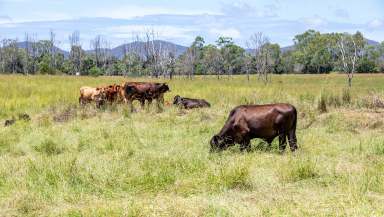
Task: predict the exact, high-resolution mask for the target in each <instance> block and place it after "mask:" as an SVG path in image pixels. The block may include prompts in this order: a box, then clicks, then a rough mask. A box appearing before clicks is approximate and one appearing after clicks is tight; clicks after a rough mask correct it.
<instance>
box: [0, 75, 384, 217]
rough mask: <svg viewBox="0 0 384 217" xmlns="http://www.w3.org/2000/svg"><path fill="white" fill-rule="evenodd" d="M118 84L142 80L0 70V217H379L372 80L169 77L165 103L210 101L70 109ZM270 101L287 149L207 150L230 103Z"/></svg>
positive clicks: (255, 145) (378, 140)
mask: <svg viewBox="0 0 384 217" xmlns="http://www.w3.org/2000/svg"><path fill="white" fill-rule="evenodd" d="M126 80H130V81H133V80H138V81H142V80H143V81H147V80H150V79H145V78H138V79H134V78H122V77H98V78H91V77H67V76H62V77H61V76H3V75H1V76H0V120H1V126H0V216H384V208H383V204H384V134H383V132H384V108H383V107H384V104H382V102H384V85H383V84H384V76H383V75H358V76H356V77H355V78H354V81H353V87H352V89H351V90H347V89H345V88H346V77H345V75H333V74H331V75H281V76H277V75H276V76H273V77H272V83H270V84H268V85H264V84H263V83H262V82H259V81H258V80H257V77H252V78H251V81H250V82H247V81H246V78H245V77H232V78H228V77H222V79H220V80H217V79H216V78H215V77H209V78H202V77H196V78H195V79H194V80H186V79H180V78H176V79H174V80H172V81H169V80H165V81H166V82H167V83H168V84H169V86H170V89H171V92H169V93H167V94H166V95H165V99H166V101H168V102H170V103H172V100H173V96H175V95H181V96H186V97H193V98H204V99H206V100H207V101H209V102H210V103H211V104H212V107H211V108H204V109H197V110H191V111H185V110H180V109H178V108H175V107H172V106H170V105H166V106H165V108H164V112H162V113H157V111H156V109H155V106H153V108H150V109H145V110H141V109H140V107H139V105H138V104H137V103H136V104H135V107H136V108H137V109H138V112H137V113H130V112H129V109H128V108H127V107H126V106H124V105H114V106H107V107H105V108H103V109H101V110H98V109H95V108H94V106H91V105H90V106H87V107H85V108H81V107H79V106H78V97H79V88H80V87H81V86H101V85H107V84H113V83H118V84H119V83H122V82H123V81H126ZM152 81H153V80H152ZM161 81H164V80H161ZM382 100H383V101H382ZM274 102H287V103H291V104H293V105H294V106H296V108H297V110H298V112H299V116H298V130H297V136H298V146H299V150H298V151H297V152H296V153H291V152H290V151H289V149H287V150H286V152H285V153H283V154H280V153H279V152H278V139H276V140H275V141H274V143H273V146H272V148H271V149H269V148H267V146H266V144H264V143H263V142H262V141H260V140H253V141H252V151H251V152H249V153H241V152H240V151H239V146H235V147H232V148H230V149H229V150H227V151H224V152H222V153H209V140H210V139H211V137H212V136H213V135H214V134H216V133H218V132H219V131H220V129H221V127H222V126H223V124H224V122H225V120H226V118H227V116H228V114H229V111H230V110H231V109H232V108H233V107H235V106H237V105H240V104H265V103H274ZM325 107H326V109H325ZM19 113H28V114H29V115H30V116H31V118H32V120H31V121H30V122H26V121H18V122H16V124H15V125H13V126H10V127H3V126H2V125H3V123H4V121H5V120H6V119H9V118H11V117H12V116H15V117H17V115H18V114H19Z"/></svg>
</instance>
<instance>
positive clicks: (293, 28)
mask: <svg viewBox="0 0 384 217" xmlns="http://www.w3.org/2000/svg"><path fill="white" fill-rule="evenodd" d="M383 11H384V1H383V0H365V1H361V0H321V1H314V0H249V1H241V0H240V1H236V0H234V1H233V0H232V1H229V0H193V1H175V0H173V1H172V0H156V1H155V0H141V1H139V0H124V1H123V0H108V1H94V0H81V1H80V0H65V1H64V0H0V39H2V38H17V39H18V40H19V41H23V40H24V38H25V34H26V33H28V34H29V35H34V37H36V38H38V39H47V38H48V37H49V31H50V30H52V31H54V32H55V33H56V40H57V44H58V46H59V47H62V48H64V49H68V48H69V40H68V36H69V35H70V34H71V33H72V32H73V31H79V32H80V38H81V43H82V45H83V47H84V48H89V46H90V43H89V41H90V40H92V39H93V38H95V37H96V36H97V35H102V36H103V37H104V38H105V39H107V40H108V41H110V43H111V47H114V46H117V45H119V44H122V43H125V42H130V41H132V38H133V35H137V34H142V33H143V32H146V31H148V30H154V31H155V32H156V33H157V35H158V39H162V40H168V41H172V42H174V43H178V44H181V45H186V46H188V45H190V44H191V43H192V41H193V39H194V38H195V37H196V36H197V35H200V36H203V37H204V38H205V41H206V42H207V43H215V41H216V40H217V38H218V37H220V36H226V37H232V38H233V39H234V41H235V42H236V43H238V44H240V45H242V46H245V45H246V41H247V40H249V38H250V36H251V35H252V34H254V33H257V32H263V33H264V34H265V35H266V36H268V37H269V38H270V40H271V42H273V43H279V44H280V45H281V46H288V45H291V44H293V41H292V40H293V38H294V36H295V35H297V34H300V33H302V32H304V31H306V30H308V29H316V30H319V31H321V32H350V33H353V32H356V31H361V32H363V34H364V35H365V36H366V38H369V39H372V40H376V41H379V42H381V41H384V13H383Z"/></svg>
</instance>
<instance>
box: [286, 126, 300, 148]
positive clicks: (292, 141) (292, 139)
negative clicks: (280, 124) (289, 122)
mask: <svg viewBox="0 0 384 217" xmlns="http://www.w3.org/2000/svg"><path fill="white" fill-rule="evenodd" d="M288 142H289V146H290V148H291V151H292V152H294V151H296V150H297V149H298V147H297V138H296V129H292V130H290V131H289V133H288Z"/></svg>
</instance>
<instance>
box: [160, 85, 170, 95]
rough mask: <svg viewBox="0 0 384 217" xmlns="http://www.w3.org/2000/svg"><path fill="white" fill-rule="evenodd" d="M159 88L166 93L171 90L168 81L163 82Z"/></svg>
mask: <svg viewBox="0 0 384 217" xmlns="http://www.w3.org/2000/svg"><path fill="white" fill-rule="evenodd" d="M159 90H160V92H161V93H166V92H168V91H170V89H169V86H168V85H167V84H166V83H164V84H161V85H160V88H159Z"/></svg>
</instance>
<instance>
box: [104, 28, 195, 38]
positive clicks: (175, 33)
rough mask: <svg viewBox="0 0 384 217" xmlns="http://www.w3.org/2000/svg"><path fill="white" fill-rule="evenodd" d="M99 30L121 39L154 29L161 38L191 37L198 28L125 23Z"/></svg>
mask: <svg viewBox="0 0 384 217" xmlns="http://www.w3.org/2000/svg"><path fill="white" fill-rule="evenodd" d="M97 31H103V32H107V33H109V34H110V35H111V36H112V37H116V38H121V39H132V37H133V36H136V35H141V34H143V33H146V32H150V31H153V32H154V33H155V34H156V35H157V36H158V37H159V38H190V37H192V36H193V34H191V33H192V32H194V31H196V29H194V28H184V27H176V26H170V25H156V26H151V25H124V26H113V27H109V28H107V29H102V30H101V29H100V30H97Z"/></svg>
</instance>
